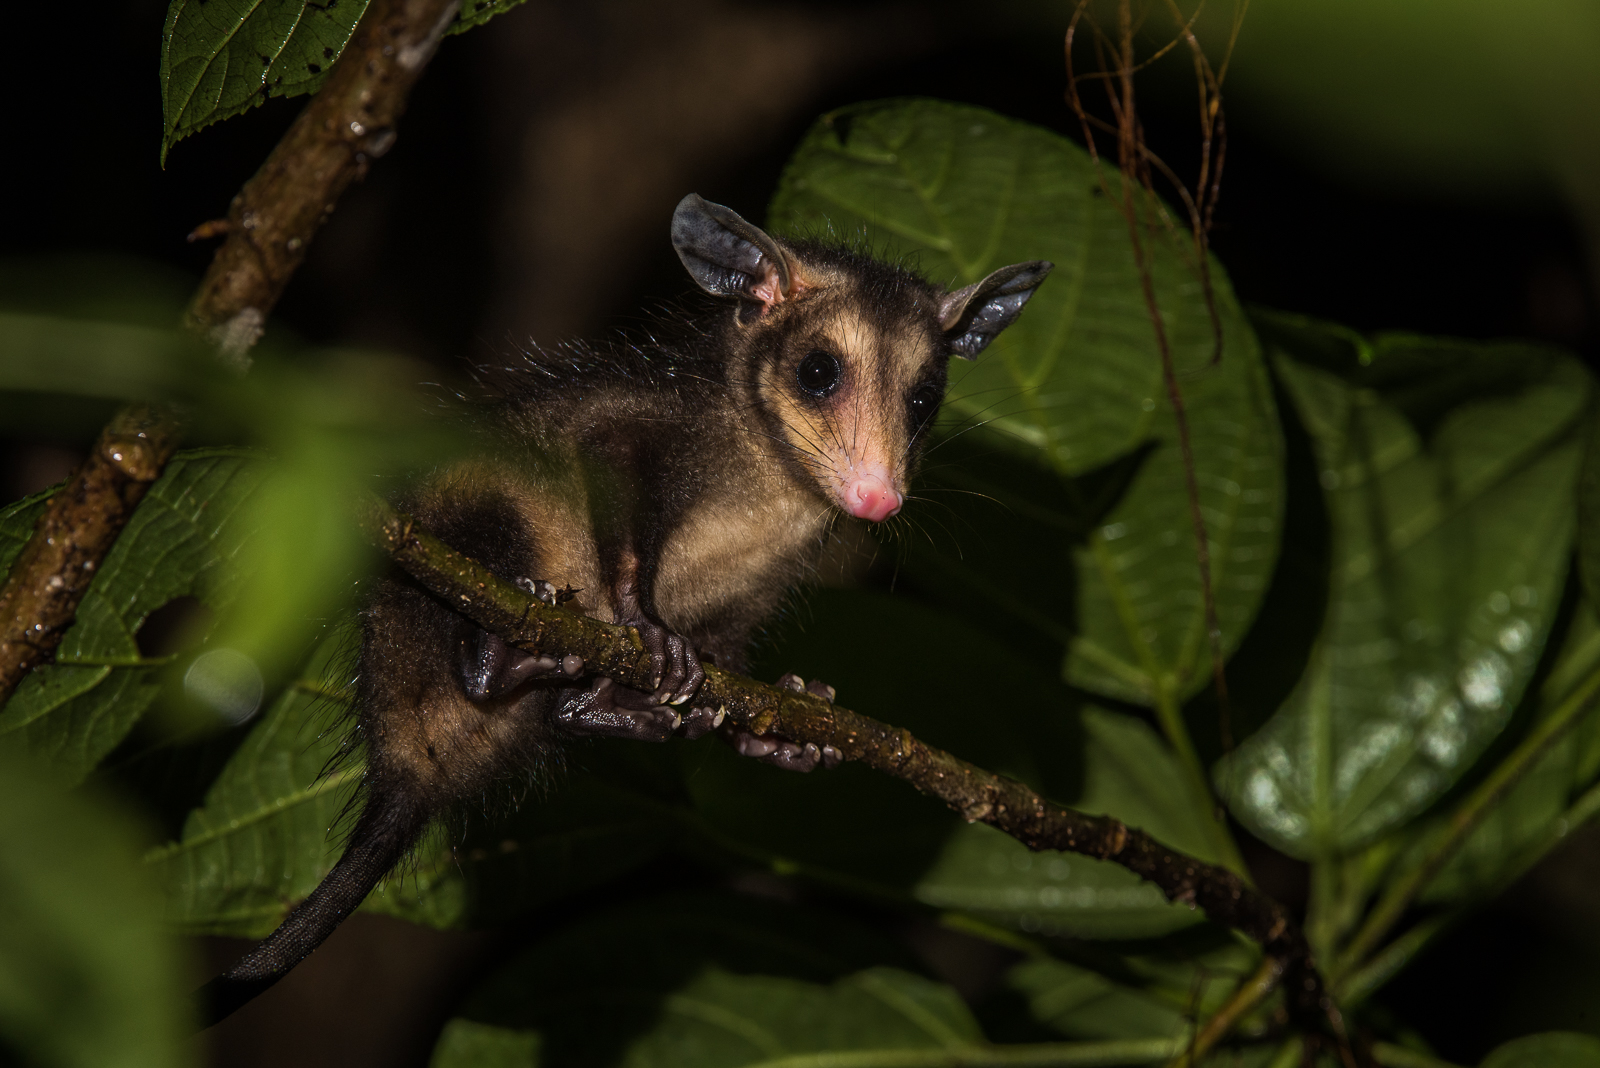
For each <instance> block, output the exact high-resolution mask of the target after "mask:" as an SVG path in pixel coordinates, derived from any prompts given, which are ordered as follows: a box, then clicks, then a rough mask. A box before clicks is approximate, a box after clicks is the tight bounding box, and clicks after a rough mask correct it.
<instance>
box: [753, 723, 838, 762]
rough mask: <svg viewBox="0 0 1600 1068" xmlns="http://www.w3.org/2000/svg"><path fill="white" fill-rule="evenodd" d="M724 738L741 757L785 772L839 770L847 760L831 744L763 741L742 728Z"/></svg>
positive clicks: (763, 739)
mask: <svg viewBox="0 0 1600 1068" xmlns="http://www.w3.org/2000/svg"><path fill="white" fill-rule="evenodd" d="M723 737H725V738H726V739H727V741H728V744H729V745H731V746H733V748H734V751H735V752H737V753H738V754H739V755H740V756H747V757H753V758H754V759H756V760H759V761H761V762H762V763H763V764H771V765H772V766H773V767H775V768H782V769H784V770H785V771H815V770H816V769H817V768H823V769H828V768H836V767H838V766H839V764H840V763H841V762H842V761H843V760H844V754H842V753H840V752H839V750H837V749H835V748H834V747H833V746H831V745H823V746H818V745H816V744H815V743H813V742H806V743H804V744H801V743H800V742H791V741H787V740H785V739H783V738H763V737H761V736H760V735H756V734H752V733H750V732H749V731H747V730H745V729H743V728H742V727H736V728H734V729H733V730H730V731H726V732H724V734H723Z"/></svg>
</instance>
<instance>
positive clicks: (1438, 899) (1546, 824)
mask: <svg viewBox="0 0 1600 1068" xmlns="http://www.w3.org/2000/svg"><path fill="white" fill-rule="evenodd" d="M1597 668H1600V622H1597V621H1596V619H1595V616H1594V610H1593V608H1592V607H1591V606H1590V604H1589V603H1588V601H1587V600H1585V601H1582V602H1580V603H1579V605H1578V607H1577V611H1576V612H1574V614H1573V620H1572V625H1571V627H1570V628H1569V630H1568V632H1567V638H1566V643H1565V645H1564V646H1563V647H1562V650H1561V655H1560V657H1559V658H1558V659H1557V661H1556V663H1555V665H1554V667H1553V668H1552V669H1551V672H1550V676H1549V678H1548V679H1547V680H1546V681H1545V684H1544V686H1543V687H1542V690H1541V693H1540V696H1539V705H1540V713H1541V716H1540V717H1538V718H1542V714H1543V713H1546V712H1548V711H1550V710H1552V709H1554V708H1555V706H1556V705H1557V704H1558V703H1559V702H1560V701H1561V699H1562V698H1563V697H1565V696H1566V695H1567V694H1568V693H1569V692H1571V690H1572V689H1573V688H1574V686H1575V685H1576V684H1577V683H1578V682H1579V681H1581V680H1582V679H1583V678H1584V677H1585V676H1587V675H1589V674H1590V673H1591V672H1593V671H1595V670H1596V669H1597ZM1597 775H1600V708H1591V709H1590V710H1589V711H1588V712H1586V713H1584V714H1583V718H1582V719H1581V720H1580V721H1579V722H1578V723H1577V724H1576V725H1575V726H1574V727H1572V728H1571V730H1570V731H1569V732H1568V734H1567V735H1566V736H1565V737H1563V738H1561V739H1559V740H1558V741H1556V742H1555V743H1554V744H1553V745H1551V746H1550V748H1549V749H1548V750H1547V751H1546V752H1545V754H1544V755H1543V756H1542V757H1540V758H1539V760H1538V762H1537V763H1535V764H1534V765H1533V767H1531V768H1529V769H1528V770H1527V772H1526V773H1524V775H1523V777H1522V779H1521V780H1520V781H1518V782H1517V784H1516V785H1515V786H1513V787H1512V788H1511V789H1510V790H1509V791H1507V793H1506V795H1505V797H1503V798H1502V799H1501V800H1500V801H1499V803H1497V804H1496V805H1495V806H1494V807H1493V808H1491V809H1490V810H1489V811H1488V813H1487V814H1486V815H1485V816H1484V817H1483V819H1482V820H1481V821H1480V822H1479V823H1478V826H1477V827H1475V828H1474V829H1473V831H1472V833H1471V834H1470V835H1469V836H1468V837H1467V840H1466V841H1465V842H1463V843H1462V844H1461V846H1460V848H1459V849H1457V851H1456V852H1455V854H1454V855H1453V856H1451V858H1450V859H1449V861H1448V862H1447V863H1446V864H1445V866H1444V868H1442V869H1441V870H1440V872H1439V874H1438V875H1436V876H1435V877H1434V879H1433V881H1432V882H1430V883H1429V884H1428V886H1427V889H1426V890H1424V891H1423V894H1422V899H1423V900H1424V901H1427V902H1432V903H1450V904H1455V903H1460V902H1463V901H1471V900H1475V899H1478V900H1481V899H1484V898H1487V897H1489V896H1492V895H1493V894H1496V893H1498V892H1499V891H1500V890H1502V889H1504V888H1505V887H1506V885H1507V884H1508V883H1510V882H1511V881H1512V880H1513V879H1515V878H1516V877H1517V876H1518V875H1520V874H1521V873H1522V872H1524V871H1526V870H1527V869H1528V868H1529V867H1530V866H1532V864H1533V863H1534V862H1535V861H1537V860H1538V859H1539V858H1540V857H1541V856H1543V855H1544V854H1545V853H1546V852H1547V851H1548V850H1550V849H1551V848H1552V847H1554V846H1555V845H1556V844H1557V843H1558V842H1560V841H1561V840H1562V839H1563V838H1564V837H1565V836H1566V835H1567V834H1568V832H1570V831H1573V830H1576V829H1577V826H1576V825H1575V824H1574V822H1573V820H1574V819H1577V820H1580V821H1581V819H1582V818H1583V817H1582V816H1576V817H1572V815H1571V807H1572V805H1573V803H1574V800H1575V799H1576V797H1577V795H1578V793H1579V791H1581V790H1583V789H1585V788H1586V787H1588V786H1589V785H1590V784H1591V783H1593V782H1594V780H1595V778H1596V776H1597ZM1569 817H1570V818H1569ZM1448 819H1449V816H1448V814H1446V813H1441V814H1439V815H1437V816H1435V817H1433V818H1431V819H1428V820H1426V821H1424V822H1421V823H1419V824H1418V825H1415V826H1414V829H1413V830H1412V837H1413V839H1414V842H1415V844H1414V846H1413V849H1412V856H1411V857H1410V858H1402V860H1401V861H1400V863H1399V864H1398V865H1396V867H1395V871H1396V874H1399V873H1402V872H1404V871H1405V870H1406V869H1407V868H1409V867H1410V865H1411V863H1412V862H1414V861H1415V860H1417V859H1420V854H1421V852H1422V851H1423V850H1425V849H1427V848H1428V845H1429V844H1430V842H1432V841H1433V840H1434V834H1435V832H1437V831H1439V830H1441V829H1442V825H1443V823H1444V822H1445V821H1446V820H1448Z"/></svg>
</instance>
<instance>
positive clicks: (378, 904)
mask: <svg viewBox="0 0 1600 1068" xmlns="http://www.w3.org/2000/svg"><path fill="white" fill-rule="evenodd" d="M354 647H355V637H354V634H353V632H352V631H351V630H350V629H347V628H341V629H338V630H335V631H333V632H332V633H330V634H329V635H328V636H327V637H326V638H325V639H324V640H323V642H322V644H321V645H320V646H319V648H318V650H317V652H316V654H315V656H314V657H313V658H312V659H311V661H310V663H308V664H307V666H306V668H305V670H304V672H303V673H302V675H301V677H300V679H299V680H298V681H297V682H295V683H294V684H293V685H291V686H290V687H288V688H287V689H286V690H285V691H284V692H283V693H282V694H281V695H280V696H279V697H278V699H277V700H276V701H275V702H274V704H273V706H272V708H271V709H270V710H269V711H268V712H267V714H266V715H265V716H263V717H262V719H261V722H259V723H258V724H256V726H255V728H254V729H253V730H251V732H250V734H249V736H248V737H247V738H246V739H245V741H244V743H243V744H242V745H241V746H240V747H239V749H238V750H237V751H236V752H235V753H234V755H233V757H232V758H231V759H230V760H229V762H228V763H227V765H226V766H225V767H224V768H223V770H222V772H221V774H220V775H219V776H218V777H217V779H216V781H215V782H214V783H213V784H212V785H211V788H210V790H209V792H208V793H207V794H206V797H205V800H204V803H203V804H202V805H201V806H200V807H198V808H196V809H195V810H194V811H193V812H191V813H190V815H189V818H188V820H187V822H186V823H185V825H184V828H183V833H182V835H181V836H180V838H179V839H178V840H177V841H175V842H171V843H168V844H167V845H165V846H162V847H161V848H159V849H155V850H152V851H151V852H150V854H149V855H148V856H147V857H146V858H145V859H146V862H147V863H148V864H150V865H151V866H153V867H155V868H157V869H158V870H159V871H160V873H161V878H162V880H163V881H164V882H165V884H166V887H167V915H168V919H169V921H170V922H171V923H173V924H174V925H176V926H178V927H181V928H183V929H185V930H189V931H194V932H203V933H210V934H232V935H238V936H242V937H260V936H262V935H265V934H267V933H269V932H270V931H271V930H272V929H273V928H274V927H276V926H277V925H278V924H279V923H280V922H281V921H282V920H283V918H284V916H286V915H287V914H288V912H289V909H290V908H291V907H293V905H294V904H295V903H296V902H298V901H299V900H300V899H302V898H304V897H305V896H306V895H307V894H309V893H310V892H311V891H312V889H314V888H315V887H316V885H317V884H318V883H319V882H321V881H322V879H323V877H324V876H326V875H327V873H328V871H329V869H330V868H332V866H333V864H334V862H335V861H337V860H338V858H339V854H340V852H341V851H342V848H343V840H342V835H341V833H340V832H341V829H342V827H343V826H345V825H346V824H344V823H341V818H340V817H341V815H342V814H344V813H346V811H347V808H348V806H349V804H350V802H351V798H352V797H353V796H354V795H355V791H356V788H357V786H358V784H359V782H360V779H361V775H362V772H363V765H362V763H361V760H360V755H359V753H355V754H351V755H350V756H348V757H347V758H345V759H344V760H342V761H336V760H335V759H334V758H335V757H336V756H337V755H338V753H339V750H340V747H341V745H342V744H343V741H344V738H345V733H346V732H345V729H344V726H343V724H342V720H343V717H344V716H345V715H346V714H347V710H348V704H347V700H348V693H347V689H346V683H347V681H348V678H349V671H350V664H351V655H352V653H353V652H354ZM472 815H473V819H472V825H473V827H474V829H475V831H474V833H472V834H469V835H467V836H466V837H465V838H464V839H461V837H460V835H459V834H458V833H456V834H453V833H451V832H450V830H449V829H448V828H447V827H446V826H445V825H440V826H437V827H435V828H434V830H433V831H432V832H431V833H430V834H429V835H428V836H427V837H425V839H424V841H423V842H422V844H421V845H419V846H418V848H417V850H416V853H415V857H414V859H413V860H412V861H411V862H410V863H407V864H405V865H402V866H401V868H400V869H398V870H397V872H396V873H395V875H393V876H392V877H391V878H389V879H388V880H386V881H385V882H384V883H383V884H382V885H381V886H380V887H379V889H378V890H377V891H376V892H375V893H374V894H373V895H372V897H370V898H369V899H368V900H367V902H366V905H365V908H366V909H367V910H368V911H372V912H381V913H387V914H389V915H396V916H401V917H403V918H405V919H409V920H413V921H415V922H418V923H427V924H431V925H433V926H438V927H452V926H462V925H465V924H468V923H487V922H499V921H503V920H505V919H506V918H507V917H508V916H510V915H513V914H515V913H516V912H517V911H519V910H521V909H526V908H527V907H529V906H530V905H533V904H537V903H539V902H541V901H546V900H549V899H551V898H554V897H558V896H560V895H562V894H564V893H569V892H571V891H572V890H574V889H578V888H581V887H584V886H589V885H593V884H594V883H597V882H602V881H604V880H606V879H609V878H611V877H613V876H615V875H617V874H618V873H620V872H622V871H624V870H626V869H628V868H630V867H633V866H635V865H637V864H639V863H640V862H642V861H644V860H646V859H648V858H649V857H651V856H653V855H654V854H656V853H657V852H659V851H660V850H661V849H662V848H664V847H665V846H666V845H668V844H670V842H671V840H672V827H673V824H672V820H671V816H670V814H669V813H667V812H665V811H663V810H662V809H661V808H660V807H659V806H658V805H655V804H653V803H651V802H649V801H647V800H645V799H643V798H642V797H641V796H640V795H639V794H638V793H637V792H629V791H627V790H626V789H623V788H620V787H614V786H611V785H609V784H608V783H607V782H605V781H604V780H601V779H599V778H597V777H595V776H592V775H581V774H580V775H573V776H571V778H570V779H567V780H560V781H557V782H556V783H554V784H552V785H550V786H549V788H548V789H547V790H545V791H541V792H539V793H535V794H534V796H533V797H531V798H530V799H528V801H527V802H526V803H525V804H524V805H523V806H522V810H521V812H520V813H518V814H517V815H515V816H509V817H507V816H502V817H501V818H499V819H495V820H487V821H486V820H480V819H478V818H477V815H478V814H476V813H474V814H472ZM458 840H459V841H458Z"/></svg>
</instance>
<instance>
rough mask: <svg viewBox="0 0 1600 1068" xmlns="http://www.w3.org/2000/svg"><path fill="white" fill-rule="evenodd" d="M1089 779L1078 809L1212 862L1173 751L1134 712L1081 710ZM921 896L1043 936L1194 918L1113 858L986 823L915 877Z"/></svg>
mask: <svg viewBox="0 0 1600 1068" xmlns="http://www.w3.org/2000/svg"><path fill="white" fill-rule="evenodd" d="M1083 724H1084V728H1085V731H1086V738H1085V744H1084V754H1083V761H1084V767H1085V772H1086V775H1087V781H1086V783H1085V788H1084V791H1083V794H1082V796H1081V797H1079V799H1078V800H1077V802H1076V804H1075V805H1074V807H1075V808H1079V809H1082V810H1083V811H1085V812H1089V813H1093V814H1095V815H1110V816H1115V817H1117V818H1118V819H1120V820H1122V821H1123V822H1124V823H1127V824H1128V825H1130V826H1133V827H1139V828H1141V829H1143V830H1145V831H1148V832H1149V833H1150V834H1151V835H1153V836H1155V837H1156V838H1157V839H1158V840H1159V841H1161V842H1163V843H1165V844H1167V845H1170V846H1172V847H1173V848H1174V849H1178V850H1181V851H1183V852H1186V853H1189V854H1191V855H1193V856H1196V857H1199V858H1200V859H1202V860H1207V861H1211V862H1213V863H1215V862H1217V860H1218V854H1217V847H1216V838H1215V835H1214V834H1213V833H1212V832H1211V830H1210V825H1209V821H1208V820H1206V818H1205V815H1204V813H1205V809H1204V807H1203V806H1201V805H1197V804H1196V803H1195V801H1194V799H1193V798H1192V796H1191V795H1190V794H1189V792H1188V789H1187V786H1186V784H1187V781H1188V779H1187V776H1185V775H1184V774H1183V772H1182V769H1181V768H1180V767H1179V766H1178V763H1177V761H1176V760H1175V759H1174V758H1173V756H1172V754H1171V752H1170V751H1169V750H1168V749H1167V748H1166V747H1165V746H1164V745H1163V744H1162V743H1161V740H1160V739H1159V738H1157V737H1156V734H1155V732H1154V731H1152V730H1151V729H1150V728H1149V727H1147V726H1146V725H1145V724H1143V723H1142V722H1140V721H1139V720H1137V719H1134V718H1133V717H1132V716H1127V715H1122V714H1119V713H1116V712H1107V711H1105V710H1103V709H1098V708H1087V709H1085V710H1084V711H1083ZM913 893H914V894H915V896H916V898H917V900H919V901H921V902H923V903H924V904H928V905H933V906H935V907H937V908H946V909H959V910H961V911H964V912H971V913H974V914H976V915H979V916H982V917H984V918H986V919H989V920H992V921H994V922H997V923H1002V924H1005V925H1006V926H1010V927H1017V928H1020V929H1022V930H1024V931H1028V932H1030V933H1031V932H1038V933H1041V934H1046V935H1069V936H1072V937H1077V938H1147V937H1152V936H1155V935H1160V934H1166V933H1168V932H1170V931H1175V930H1178V929H1179V928H1183V927H1187V926H1190V925H1191V924H1194V923H1197V922H1199V920H1200V919H1201V916H1202V914H1201V913H1199V912H1196V911H1195V910H1193V909H1191V908H1185V907H1184V906H1182V905H1178V904H1175V903H1173V902H1169V901H1168V900H1167V899H1166V898H1165V897H1164V896H1163V895H1162V893H1161V891H1160V890H1158V889H1157V888H1156V887H1155V885H1154V884H1151V883H1146V882H1144V881H1143V880H1141V879H1140V878H1139V877H1138V876H1136V875H1134V874H1133V873H1132V872H1130V871H1128V870H1127V869H1126V868H1124V867H1122V866H1120V865H1117V864H1113V863H1111V862H1109V861H1102V860H1095V859H1093V858H1091V857H1081V856H1076V855H1073V854H1071V853H1035V852H1032V851H1031V850H1029V849H1028V847H1027V846H1025V845H1023V844H1022V843H1021V842H1018V841H1017V840H1016V839H1014V838H1012V837H1010V836H1009V835H1006V834H1003V833H1001V832H1000V831H997V830H995V829H994V828H992V827H989V826H988V825H986V824H981V823H974V824H961V825H958V826H957V827H956V828H955V829H954V830H953V831H952V833H951V835H950V837H949V838H948V839H946V840H945V844H944V848H943V849H942V850H941V852H940V854H939V857H938V859H937V860H936V861H935V862H934V864H933V866H932V867H931V868H930V869H929V870H928V871H927V872H926V873H925V874H924V875H923V876H922V878H921V879H919V880H918V881H917V884H916V886H915V888H914V890H913Z"/></svg>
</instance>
